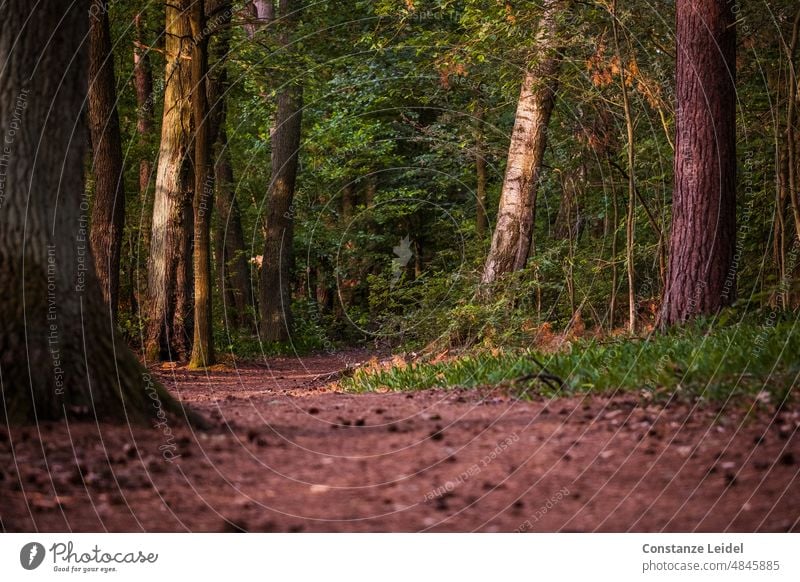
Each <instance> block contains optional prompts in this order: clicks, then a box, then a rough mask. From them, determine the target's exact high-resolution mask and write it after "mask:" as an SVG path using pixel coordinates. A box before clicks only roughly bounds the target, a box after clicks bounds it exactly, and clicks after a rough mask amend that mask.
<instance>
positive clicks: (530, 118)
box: [481, 0, 565, 284]
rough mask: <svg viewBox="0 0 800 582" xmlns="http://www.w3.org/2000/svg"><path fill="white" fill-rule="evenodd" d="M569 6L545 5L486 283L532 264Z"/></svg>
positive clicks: (558, 0)
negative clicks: (563, 16)
mask: <svg viewBox="0 0 800 582" xmlns="http://www.w3.org/2000/svg"><path fill="white" fill-rule="evenodd" d="M564 4H565V1H564V0H545V1H544V7H543V10H544V12H543V14H542V18H541V21H540V23H539V30H538V32H537V36H536V48H535V50H534V53H533V54H534V55H535V56H536V58H537V62H536V64H535V65H532V66H530V67H529V68H528V70H527V71H526V72H525V77H524V79H523V81H522V89H521V90H520V96H519V103H518V104H517V113H516V119H515V121H514V131H513V133H512V135H511V144H510V145H509V149H508V162H507V168H506V175H505V180H504V181H503V190H502V193H501V195H500V208H499V211H498V216H497V225H496V226H495V229H494V235H493V236H492V246H491V249H490V250H489V255H488V257H487V258H486V264H485V266H484V271H483V277H482V279H481V281H482V283H484V284H488V283H493V282H494V281H496V280H497V279H498V278H499V277H500V276H502V275H504V274H506V273H509V272H511V271H516V270H519V269H522V268H524V267H525V263H526V262H527V260H528V253H529V252H530V246H531V233H532V231H533V206H534V205H535V201H536V194H537V190H538V182H539V179H540V176H541V171H542V161H543V158H544V152H545V146H546V143H547V126H548V125H549V123H550V116H551V115H552V113H553V107H554V105H555V96H556V89H557V85H558V81H557V75H558V72H559V69H560V67H561V57H560V55H559V54H558V50H557V47H556V44H557V42H558V33H559V30H558V15H559V14H558V13H559V11H560V10H561V9H562V8H563V7H564Z"/></svg>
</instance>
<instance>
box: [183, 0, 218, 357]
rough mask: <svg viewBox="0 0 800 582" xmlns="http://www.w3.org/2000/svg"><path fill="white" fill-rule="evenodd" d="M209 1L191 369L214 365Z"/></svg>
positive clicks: (195, 84)
mask: <svg viewBox="0 0 800 582" xmlns="http://www.w3.org/2000/svg"><path fill="white" fill-rule="evenodd" d="M205 28H206V11H205V0H194V2H193V4H192V36H193V37H194V49H193V51H192V95H191V101H192V114H193V117H194V143H193V145H194V204H193V210H194V255H193V258H194V263H193V270H194V340H193V341H192V355H191V358H190V359H189V367H190V368H195V369H196V368H205V367H207V366H210V365H211V364H213V363H214V360H215V359H214V330H213V327H212V325H213V322H212V312H211V209H212V208H213V207H214V206H213V204H214V169H213V166H212V164H211V148H210V144H209V119H208V115H209V107H208V93H207V90H206V75H207V74H208V32H207V31H206V29H205Z"/></svg>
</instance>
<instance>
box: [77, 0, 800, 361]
mask: <svg viewBox="0 0 800 582" xmlns="http://www.w3.org/2000/svg"><path fill="white" fill-rule="evenodd" d="M204 4H205V13H206V20H207V22H206V26H203V27H201V29H205V31H206V33H205V34H199V35H198V33H197V30H196V28H197V26H195V30H194V31H193V32H192V31H191V23H192V21H191V17H190V16H191V15H190V13H189V12H190V6H189V4H186V6H183V5H181V4H180V3H178V4H175V3H172V4H171V5H169V6H166V5H164V6H161V5H148V7H147V8H146V9H145V8H144V7H137V6H135V5H130V4H128V5H126V6H122V5H117V4H112V5H111V7H110V19H109V22H110V24H111V37H110V38H111V41H112V44H113V45H114V46H115V49H114V51H115V63H114V64H115V66H116V74H117V81H118V82H117V85H118V98H119V104H118V110H119V116H120V129H121V132H120V133H121V145H122V151H123V155H125V156H128V154H127V153H125V152H127V151H130V152H131V155H130V156H129V158H130V159H133V160H135V163H129V161H128V158H127V157H126V158H125V162H124V173H123V176H124V180H123V181H122V182H127V184H125V186H127V187H126V188H125V192H126V193H127V200H126V203H127V208H128V209H129V214H128V216H129V219H127V220H126V224H125V229H124V237H123V241H124V242H125V243H126V244H125V245H124V249H125V251H124V252H125V258H124V260H123V261H122V262H121V267H120V271H121V278H120V281H121V283H120V285H121V287H122V289H121V292H120V297H121V298H123V300H122V301H121V304H122V308H121V309H120V314H119V323H120V325H121V327H122V329H123V331H124V333H125V334H126V338H127V339H128V340H129V341H130V342H131V343H132V344H135V345H142V344H144V348H145V351H146V353H147V356H148V359H150V358H157V359H177V360H184V359H187V358H188V357H189V354H190V353H191V351H192V348H193V347H196V348H197V353H198V354H200V353H209V354H210V346H211V343H212V342H215V343H216V344H217V347H219V348H220V349H221V350H220V351H222V352H225V351H232V352H234V353H236V354H242V355H253V354H258V353H261V352H262V350H263V351H275V350H276V351H283V350H286V349H290V347H289V346H290V345H293V346H294V347H296V348H298V347H299V348H300V349H313V348H320V347H323V346H329V347H330V346H333V345H337V344H347V343H352V342H356V343H361V342H370V345H375V343H377V344H378V345H389V346H396V345H409V343H410V344H413V345H415V346H416V345H425V344H427V343H429V342H431V341H433V342H435V343H434V345H440V344H444V345H447V346H456V347H463V346H469V345H472V344H474V343H481V344H485V345H493V346H496V345H499V346H505V345H531V344H532V343H536V342H537V341H539V340H540V338H541V337H543V336H546V335H547V333H549V332H548V330H551V331H552V330H558V331H559V332H560V333H562V334H566V335H570V334H574V335H580V334H587V333H591V334H593V333H609V332H610V333H614V334H618V333H628V334H630V333H632V332H633V333H646V332H648V331H649V330H651V329H653V328H654V326H655V325H656V323H657V322H656V319H657V316H658V314H659V313H661V314H662V315H663V318H662V321H663V322H664V324H665V325H667V326H668V325H671V324H673V323H676V322H680V321H683V320H684V319H687V318H692V317H695V316H698V315H703V314H713V313H716V312H717V310H718V309H719V308H720V307H722V306H724V305H728V304H729V303H731V302H732V301H733V298H734V297H736V293H735V291H736V290H737V288H738V291H739V300H738V301H737V302H736V304H735V308H736V311H735V312H734V313H736V314H737V315H736V317H757V318H758V317H761V316H760V315H758V314H759V312H760V310H767V309H768V310H772V309H777V310H778V312H780V311H783V310H789V309H791V308H793V306H794V305H796V303H797V300H798V295H797V293H796V281H797V275H798V273H797V258H796V255H797V252H796V250H795V247H794V244H795V241H796V240H798V235H797V225H796V224H795V220H794V208H795V207H796V206H797V205H798V203H797V200H798V199H797V188H796V187H795V186H796V184H795V183H796V182H797V176H798V175H800V173H798V172H799V171H800V170H798V159H797V158H798V156H797V155H796V154H795V152H796V151H797V141H798V135H800V133H798V131H797V125H798V119H797V118H798V116H797V114H796V111H797V99H798V96H797V91H796V87H795V85H796V75H795V74H794V71H795V70H796V59H797V54H796V53H797V46H796V45H797V42H796V40H797V37H798V36H799V35H797V34H795V32H796V30H797V26H796V23H797V22H798V21H799V20H798V19H797V10H796V7H794V6H793V5H792V4H791V3H790V2H785V1H782V0H775V1H770V2H765V3H763V4H759V6H754V5H747V6H741V7H738V8H736V10H737V11H738V18H737V22H738V23H739V24H738V29H739V32H740V44H739V49H738V55H737V59H735V60H736V62H735V67H734V58H733V52H732V50H733V49H732V48H731V46H733V45H730V46H729V45H727V44H726V45H725V47H727V48H726V49H725V50H727V51H728V52H727V53H726V54H725V55H724V58H723V57H722V56H720V58H723V61H724V63H725V64H724V66H726V67H728V69H726V70H729V72H733V69H734V68H736V69H738V73H739V74H738V75H736V78H737V79H738V80H737V82H736V84H735V93H734V92H733V91H731V82H732V78H733V75H729V77H728V78H727V79H723V78H722V77H721V76H719V75H717V77H718V79H717V80H718V81H719V82H716V81H715V82H713V83H710V84H709V83H708V82H705V81H703V80H702V79H703V75H707V74H708V73H704V74H703V75H701V74H700V72H699V71H697V70H695V69H694V68H693V65H692V63H693V62H694V61H693V60H692V59H695V58H696V56H697V55H699V56H702V57H703V62H704V63H706V61H709V60H711V61H713V59H712V58H711V57H709V55H711V53H713V51H712V50H711V49H710V48H709V46H708V45H703V46H701V44H700V41H703V42H705V41H704V40H703V39H702V38H700V37H698V38H697V40H698V42H689V43H688V48H687V49H686V50H682V49H680V47H679V46H678V45H676V32H677V33H678V37H677V38H678V42H679V43H680V41H681V38H685V34H684V32H685V30H688V29H685V26H684V25H682V24H681V22H684V20H681V19H680V17H681V15H683V14H684V13H683V12H681V9H682V7H684V5H683V4H681V5H679V6H678V12H677V14H676V15H673V14H669V13H664V12H663V11H661V12H660V13H658V14H657V13H655V12H654V11H653V7H652V6H650V5H648V4H647V3H644V2H639V1H638V0H625V1H624V2H622V1H617V2H591V3H570V2H566V1H564V2H561V1H556V0H554V1H552V2H550V1H549V0H548V1H543V2H521V3H507V2H498V3H489V4H487V3H485V2H477V1H474V0H459V1H456V2H454V1H452V0H424V1H423V0H418V1H416V0H415V1H414V2H405V1H390V0H385V1H380V2H366V1H365V2H355V3H353V2H349V3H346V2H339V1H336V0H331V1H329V2H326V3H323V4H313V3H290V2H277V1H265V2H234V3H232V4H231V3H228V2H221V1H213V2H212V1H208V0H207V1H206V2H205V3H204ZM718 5H719V3H716V4H714V6H718ZM696 6H697V7H700V5H699V4H698V5H696ZM703 6H704V7H705V8H706V9H707V10H710V8H708V7H707V6H706V5H705V4H704V5H703ZM709 6H711V5H710V4H709ZM698 10H699V8H698ZM645 15H650V16H653V18H647V19H645V18H644V16H645ZM673 16H677V17H678V27H677V29H676V27H675V23H676V21H675V19H674V18H673ZM165 17H166V21H165ZM644 20H647V24H646V25H645V23H644ZM165 22H166V27H165V24H164V23H165ZM131 23H134V24H136V26H130V24H131ZM201 33H202V30H201ZM726 39H727V37H726V38H723V39H722V40H724V41H725V42H728V40H726ZM706 40H707V39H706ZM709 42H710V41H709ZM204 43H208V47H207V50H202V51H200V50H199V49H200V48H201V46H200V45H202V44H204ZM198 51H199V53H198ZM193 52H194V53H195V54H203V53H207V55H208V57H207V58H208V70H207V74H206V75H201V76H204V77H205V82H204V84H205V85H206V91H205V92H204V93H197V92H193V87H196V86H197V81H196V79H194V80H193V79H192V75H191V68H192V64H193V63H195V64H196V59H195V57H194V56H193V54H192V53H193ZM714 54H716V55H720V53H719V51H717V52H716V53H714ZM132 55H135V62H134V61H133V60H132V59H131V56H132ZM692 55H695V56H692ZM712 56H713V55H712ZM148 64H149V66H150V67H151V68H152V69H153V70H156V71H164V74H163V75H161V74H159V75H156V76H155V79H154V80H153V82H152V87H150V82H149V81H148V76H147V74H146V72H147V70H148ZM706 64H714V63H706ZM676 65H677V68H676ZM716 65H718V66H723V65H720V63H719V62H716ZM686 71H694V73H688V74H687V73H686ZM742 71H744V72H743V73H742ZM676 73H677V75H678V83H677V85H676V82H675V76H676ZM197 74H198V73H197V72H196V74H195V77H196V76H197ZM712 77H713V75H712ZM715 78H716V77H715ZM793 79H795V81H793ZM692 80H694V82H696V83H698V84H699V87H700V89H699V90H701V91H705V92H706V93H707V94H709V95H710V94H712V93H713V94H717V93H719V94H720V95H722V98H721V99H719V100H711V101H713V102H714V103H719V104H720V107H725V108H727V109H726V110H725V111H724V112H723V111H722V110H720V111H708V110H706V109H704V107H706V105H705V103H700V102H699V101H697V100H696V99H695V97H696V95H697V93H696V92H693V91H694V89H692V88H691V81H692ZM723 81H725V83H723ZM556 89H558V90H557V93H558V98H557V99H556V98H555V96H556ZM695 89H696V88H695ZM676 91H677V92H676ZM202 94H205V95H206V98H207V101H208V103H207V112H206V114H203V113H202V111H201V110H202V107H201V105H202V103H201V101H202V98H201V97H202ZM301 95H302V98H301ZM734 96H735V98H737V99H738V102H739V103H740V104H741V108H740V115H739V116H738V118H736V119H735V120H734V121H735V124H736V130H737V131H738V135H739V136H740V139H739V143H738V146H737V147H738V149H737V150H736V151H734V144H735V142H734V141H733V137H732V136H733V133H731V132H728V131H727V130H725V131H723V132H722V133H720V134H717V130H719V129H720V128H722V127H723V126H725V127H730V124H731V120H732V119H733V105H732V103H734V102H733V101H731V100H732V99H733V98H734ZM195 97H197V98H195ZM693 99H694V100H693ZM676 102H678V103H680V104H681V108H680V109H678V110H676V108H675V104H676ZM193 107H194V113H195V115H194V117H193V115H192V108H193ZM198 107H199V108H198ZM692 108H694V109H692ZM690 111H694V113H691V117H692V118H693V119H694V121H691V122H690V121H689V117H687V116H689V115H690ZM198 116H199V117H198ZM201 118H203V119H205V118H207V120H208V122H207V123H200V121H199V120H200V119H201ZM723 118H724V119H723ZM769 120H771V121H769ZM723 121H724V123H723ZM692 123H694V125H692ZM709 123H710V124H711V127H713V128H714V132H715V134H714V135H713V136H710V134H708V133H705V134H704V133H703V131H705V128H708V127H709V125H708V124H709ZM206 126H207V127H206ZM545 130H546V131H545ZM204 132H207V135H206V139H205V141H206V142H207V145H208V149H209V150H210V156H211V159H210V160H209V162H208V163H207V164H204V163H202V161H201V159H202V158H203V155H200V158H198V150H197V148H196V147H195V143H196V142H197V143H201V142H202V141H203V140H202V135H203V133H204ZM686 135H689V136H691V138H692V140H693V143H695V145H696V147H697V148H698V149H697V152H698V153H699V154H702V155H692V156H689V155H686V154H687V151H686V147H685V146H686V143H687V141H686V139H685V138H684V137H682V136H686ZM545 137H546V140H545ZM701 138H703V139H705V140H706V141H708V140H711V141H708V145H700V140H701ZM718 138H719V139H718ZM545 143H546V147H545ZM714 148H716V149H714ZM706 158H707V159H706ZM268 159H269V162H267V160H268ZM139 160H141V162H139ZM736 160H738V163H739V169H740V173H739V178H738V181H737V183H736V186H735V189H736V190H737V194H738V196H736V199H735V200H734V198H733V197H732V194H733V190H734V186H733V182H731V180H734V178H733V177H731V176H732V174H731V171H732V168H733V165H732V164H734V163H736ZM148 166H157V168H158V169H157V171H156V173H155V174H156V177H155V180H154V181H149V180H148V177H147V176H146V175H147V174H149V170H147V167H148ZM209 168H213V179H212V176H211V175H210V173H209ZM113 173H114V172H107V173H106V174H108V175H112V174H113ZM701 175H702V176H704V178H701ZM203 176H205V177H203ZM723 176H727V177H725V178H724V179H722V177H723ZM105 177H107V176H105ZM98 178H99V176H98V177H95V179H94V180H93V181H92V183H94V184H96V186H95V187H94V189H92V188H90V198H91V200H92V202H93V204H94V206H93V208H94V210H95V211H98V212H99V211H100V210H101V209H102V208H107V205H105V206H104V205H103V204H101V200H102V196H101V190H102V189H100V180H99V179H98ZM702 180H708V182H707V183H706V186H707V187H706V186H701V183H702ZM118 182H119V181H118ZM212 182H213V184H214V185H213V194H214V196H213V198H214V203H213V205H211V206H209V205H208V204H206V206H207V207H209V208H211V211H210V213H203V215H202V216H200V214H199V213H198V212H197V211H198V210H199V208H200V205H201V204H202V202H203V200H206V202H208V201H210V200H211V198H210V197H208V196H206V195H205V193H204V192H203V191H200V188H201V186H203V185H209V184H211V183H212ZM148 183H149V184H150V187H151V189H150V191H148V189H147V184H148ZM673 183H675V188H674V189H673ZM723 183H724V186H723ZM714 184H717V185H718V186H719V188H720V190H719V191H720V192H721V198H720V203H719V207H717V206H715V204H706V202H708V201H713V197H708V196H705V197H702V196H699V193H700V192H701V191H702V192H705V193H709V192H711V187H712V186H713V185H714ZM793 184H794V185H793ZM153 186H155V188H154V191H153ZM134 192H136V193H137V194H136V195H134V194H133V193H134ZM192 200H194V202H195V209H194V211H192V210H191V202H192ZM687 209H690V210H688V212H687V211H686V210H687ZM735 213H738V214H739V216H740V220H739V226H738V228H737V227H735V226H734V222H733V217H734V215H735ZM137 219H138V220H137ZM199 219H201V220H199ZM207 219H210V222H207ZM701 219H702V220H701ZM93 223H94V225H95V227H96V229H97V231H98V232H97V235H98V236H103V235H105V234H106V231H107V229H106V228H105V227H101V226H100V225H101V224H102V222H101V220H99V219H98V220H95V221H93ZM701 223H702V225H701ZM93 228H94V227H93ZM207 232H210V236H209V238H208V239H206V234H205V233H207ZM734 235H736V236H734ZM689 241H691V243H690V242H689ZM99 244H100V243H98V246H99ZM209 245H210V246H209ZM205 249H209V250H208V252H206V251H205ZM211 249H213V252H211ZM198 253H200V254H202V257H200V255H199V254H198ZM193 256H194V258H195V259H197V260H196V261H195V268H194V269H193V268H192V257H193ZM668 261H669V268H668ZM690 264H692V265H702V266H700V267H698V268H697V269H694V268H693V267H692V268H688V265H690ZM761 265H763V267H762V266H761ZM209 269H210V271H209ZM206 273H210V275H209V276H208V277H205V274H206ZM712 275H713V276H712ZM709 277H711V278H712V279H714V280H715V281H717V283H719V285H717V283H714V285H709V286H708V288H705V287H703V289H704V290H703V296H704V298H700V297H699V296H698V299H697V300H695V299H693V298H692V297H693V295H694V294H696V293H695V292H694V291H690V290H692V289H695V288H697V287H698V285H700V286H701V287H702V285H701V282H702V281H703V280H704V279H707V278H709ZM720 281H721V282H720ZM489 283H490V285H489V286H488V288H490V289H491V291H492V292H491V293H490V294H480V295H479V296H476V292H477V291H478V290H479V289H485V288H487V285H486V284H489ZM743 285H744V287H743ZM719 286H721V288H720V289H717V288H716V287H719ZM712 287H714V289H712ZM687 294H688V297H689V298H688V299H687ZM711 296H715V297H719V298H722V299H720V300H719V301H712V300H711V299H710V297H711ZM137 298H141V299H143V300H138V299H137ZM209 299H210V300H209ZM662 303H663V307H662ZM693 305H694V306H693ZM201 306H202V308H201ZM209 313H210V315H208V314H209ZM754 314H755V315H754ZM204 319H207V320H208V321H209V322H210V323H211V325H207V326H206V325H202V322H201V320H204ZM623 322H624V329H620V326H621V325H622V324H623ZM256 331H257V333H256ZM195 332H197V334H199V335H198V336H197V337H195ZM437 342H438V343H437ZM223 357H224V356H223ZM209 361H210V359H209V360H206V361H205V363H208V362H209ZM199 362H201V360H197V362H196V363H199Z"/></svg>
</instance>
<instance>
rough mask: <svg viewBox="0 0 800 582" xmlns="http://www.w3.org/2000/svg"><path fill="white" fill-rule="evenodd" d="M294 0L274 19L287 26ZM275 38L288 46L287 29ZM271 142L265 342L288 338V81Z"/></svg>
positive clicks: (294, 124) (297, 103) (292, 148)
mask: <svg viewBox="0 0 800 582" xmlns="http://www.w3.org/2000/svg"><path fill="white" fill-rule="evenodd" d="M295 8H296V5H295V0H280V13H279V15H280V18H281V20H282V21H283V22H284V23H285V26H287V27H289V26H291V22H292V21H293V20H294V17H293V16H292V14H293V12H294V9H295ZM279 41H280V43H281V44H282V45H283V46H284V47H289V46H290V39H289V34H288V32H285V31H284V32H283V33H282V34H281V35H280V39H279ZM277 105H278V107H277V111H276V114H275V129H274V130H273V131H272V134H271V136H270V141H271V146H272V160H271V161H272V180H271V182H270V188H269V192H268V193H267V219H266V236H265V239H266V240H265V242H264V258H263V263H262V267H261V285H260V298H259V299H260V300H259V308H260V311H261V338H262V339H263V340H264V341H266V342H279V341H286V340H288V339H289V334H290V331H291V325H292V312H291V301H292V298H291V287H290V285H289V276H290V268H291V262H292V244H293V240H294V215H293V210H292V200H293V198H294V187H295V181H296V179H297V165H298V154H299V150H300V130H301V121H302V110H303V89H302V87H300V86H297V85H289V86H288V87H286V88H285V89H283V90H282V91H281V92H280V93H279V94H278V103H277Z"/></svg>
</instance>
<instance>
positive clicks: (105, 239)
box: [89, 0, 125, 319]
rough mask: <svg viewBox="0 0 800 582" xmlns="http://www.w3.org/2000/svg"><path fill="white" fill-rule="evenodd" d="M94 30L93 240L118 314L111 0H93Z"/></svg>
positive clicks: (118, 141) (121, 184) (118, 159)
mask: <svg viewBox="0 0 800 582" xmlns="http://www.w3.org/2000/svg"><path fill="white" fill-rule="evenodd" d="M89 35H90V37H89V38H90V42H89V127H90V129H91V138H92V150H93V159H92V172H93V174H94V204H93V206H92V228H91V242H92V252H93V253H94V263H95V273H96V274H97V279H98V281H99V282H100V289H101V290H102V292H103V299H105V301H106V304H107V305H108V306H109V308H110V310H111V316H112V318H114V319H116V315H117V305H118V301H119V268H120V255H121V253H122V231H123V228H124V226H125V179H124V175H123V167H122V138H121V136H120V130H119V117H118V115H117V89H116V79H115V78H114V55H113V54H112V52H111V32H110V31H109V26H108V3H107V2H106V0H93V1H92V5H91V10H90V11H89Z"/></svg>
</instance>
